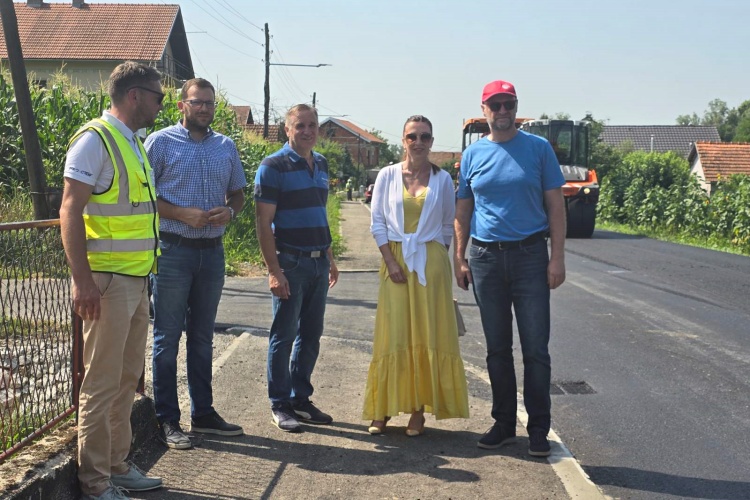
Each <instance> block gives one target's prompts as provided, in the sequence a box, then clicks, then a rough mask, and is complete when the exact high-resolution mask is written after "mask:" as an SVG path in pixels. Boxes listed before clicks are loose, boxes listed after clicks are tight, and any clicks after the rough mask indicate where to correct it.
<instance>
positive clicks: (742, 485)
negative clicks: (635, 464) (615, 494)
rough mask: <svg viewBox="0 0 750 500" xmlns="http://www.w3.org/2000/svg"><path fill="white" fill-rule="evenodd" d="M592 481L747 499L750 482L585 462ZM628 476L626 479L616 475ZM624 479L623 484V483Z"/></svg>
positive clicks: (686, 494) (684, 495) (680, 494)
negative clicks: (601, 465)
mask: <svg viewBox="0 0 750 500" xmlns="http://www.w3.org/2000/svg"><path fill="white" fill-rule="evenodd" d="M583 468H584V470H585V471H586V472H587V473H588V474H589V476H590V477H591V480H592V481H594V483H596V484H598V485H600V486H604V485H610V486H616V487H619V488H623V489H626V490H638V491H647V492H651V493H659V494H663V495H674V496H675V497H678V498H709V499H729V498H731V499H741V498H745V499H750V482H747V481H727V480H722V479H703V478H698V477H685V476H677V475H674V474H665V473H663V472H654V471H648V470H641V469H633V468H632V467H600V466H584V467H583ZM623 477H625V478H627V480H626V481H623V480H622V479H615V478H623ZM623 482H626V484H622V483H623Z"/></svg>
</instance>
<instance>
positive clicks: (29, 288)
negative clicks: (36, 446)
mask: <svg viewBox="0 0 750 500" xmlns="http://www.w3.org/2000/svg"><path fill="white" fill-rule="evenodd" d="M0 260H2V271H1V272H0V273H1V274H0V307H1V308H2V330H0V451H1V453H0V462H2V461H3V460H4V459H6V458H7V457H9V456H10V455H11V454H13V453H14V452H16V451H18V450H19V449H20V448H22V447H23V446H24V445H26V444H27V443H29V442H30V441H31V440H33V439H34V438H35V437H37V436H39V435H40V434H42V433H44V432H45V431H47V430H49V429H50V428H51V427H53V426H55V425H56V424H57V423H58V422H60V421H62V420H64V419H66V418H67V417H69V416H70V415H72V414H73V413H74V412H75V411H76V407H77V401H78V387H79V381H80V377H81V374H82V372H83V370H82V368H81V361H80V360H81V355H80V346H79V342H78V340H77V339H79V338H80V332H81V325H80V322H79V321H80V320H79V319H78V317H77V316H76V315H74V314H73V311H72V307H71V289H70V271H69V269H68V266H67V263H66V261H65V252H64V250H63V246H62V239H61V234H60V222H59V220H44V221H33V222H22V223H11V224H0ZM74 332H75V333H76V334H75V335H74Z"/></svg>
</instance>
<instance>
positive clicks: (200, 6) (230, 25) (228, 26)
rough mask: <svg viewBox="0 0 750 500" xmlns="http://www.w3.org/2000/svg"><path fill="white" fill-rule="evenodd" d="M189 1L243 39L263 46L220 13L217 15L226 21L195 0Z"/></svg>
mask: <svg viewBox="0 0 750 500" xmlns="http://www.w3.org/2000/svg"><path fill="white" fill-rule="evenodd" d="M190 1H191V2H193V3H194V4H195V5H196V6H197V7H198V8H200V9H201V10H202V11H203V12H205V13H206V14H208V15H209V16H211V17H212V18H214V19H215V20H216V21H218V22H219V24H222V25H224V26H225V27H227V28H229V29H230V30H232V31H234V32H235V33H237V34H238V35H240V36H241V37H243V38H245V39H247V40H250V41H251V42H253V43H257V44H258V45H260V46H261V47H262V46H263V44H262V43H260V42H259V41H257V40H253V39H252V38H250V37H249V36H247V35H246V34H245V32H244V31H242V30H240V29H239V28H237V27H236V26H234V25H233V24H232V23H230V22H229V21H226V19H225V18H224V16H222V15H221V14H219V16H220V17H221V18H222V19H224V20H225V21H226V22H223V21H221V20H220V19H218V18H217V17H216V16H214V15H213V14H212V13H211V12H210V11H208V10H206V9H205V8H204V7H203V6H202V5H201V4H199V3H198V2H196V1H195V0H190Z"/></svg>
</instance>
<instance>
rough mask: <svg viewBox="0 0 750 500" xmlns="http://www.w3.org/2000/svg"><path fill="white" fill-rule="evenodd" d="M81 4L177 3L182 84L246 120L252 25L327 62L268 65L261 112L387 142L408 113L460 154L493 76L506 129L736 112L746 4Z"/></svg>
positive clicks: (254, 86) (749, 68)
mask: <svg viewBox="0 0 750 500" xmlns="http://www.w3.org/2000/svg"><path fill="white" fill-rule="evenodd" d="M47 1H48V3H51V2H49V0H47ZM55 3H57V2H55ZM63 3H69V1H68V2H63ZM87 3H90V4H94V3H163V4H179V5H180V7H181V9H182V15H183V18H184V20H185V29H186V31H187V32H188V41H189V43H190V50H191V55H192V60H193V67H194V69H195V72H196V75H197V76H202V77H204V78H207V79H209V80H211V81H212V82H213V83H214V84H217V83H218V86H219V87H220V88H222V89H223V90H224V91H225V92H226V95H227V97H228V98H229V100H230V101H231V102H232V103H233V104H244V105H247V104H249V105H251V106H252V107H253V109H254V116H255V117H256V122H258V121H259V119H260V120H262V115H263V79H264V64H263V61H262V60H263V58H264V47H263V42H264V35H263V31H262V27H263V24H264V23H268V24H269V28H270V33H271V37H272V39H271V44H270V45H271V49H272V55H271V62H273V63H287V64H319V63H327V64H331V65H332V66H330V67H321V68H307V67H281V66H275V67H272V68H271V78H270V88H271V105H272V107H273V109H274V110H276V111H277V112H278V113H280V114H283V112H284V111H285V110H286V108H288V107H289V106H290V105H292V104H296V103H298V102H311V101H312V95H313V92H316V93H317V104H318V109H319V112H320V114H321V115H339V116H340V115H348V116H345V117H343V118H344V119H346V120H350V121H352V122H354V123H356V124H358V125H359V126H361V127H363V128H365V129H368V130H370V129H373V128H374V129H378V130H381V131H382V132H383V133H384V136H385V138H386V139H387V140H388V141H389V142H391V143H393V142H398V141H400V134H401V130H402V127H403V123H404V121H405V119H406V118H407V117H408V116H409V115H412V114H424V115H426V116H427V117H428V118H430V119H431V120H432V121H433V124H434V126H435V130H434V133H435V137H436V141H435V143H436V145H435V147H434V149H436V150H459V149H460V145H461V124H462V120H463V119H465V118H469V117H474V116H479V115H480V109H479V104H480V99H481V90H482V87H483V86H484V84H485V83H487V82H489V81H491V80H496V79H503V80H508V81H511V82H513V83H514V84H515V85H516V89H517V91H518V95H519V111H518V116H524V117H538V116H539V115H540V114H542V113H548V114H553V113H557V112H565V113H568V114H570V115H571V116H572V117H573V118H574V119H580V118H582V117H583V116H584V115H585V114H586V113H587V112H591V113H593V115H594V117H595V118H597V119H606V120H608V122H609V123H610V124H612V125H655V124H664V125H669V124H674V123H675V118H676V117H677V116H678V115H680V114H689V113H692V112H696V113H698V114H699V115H702V114H703V111H704V110H705V109H706V107H707V104H708V102H709V101H710V100H712V99H715V98H720V99H722V100H724V101H726V102H727V103H728V104H729V106H730V107H736V106H738V105H739V104H740V103H741V102H742V101H744V100H746V99H750V61H749V57H748V48H749V47H750V29H748V20H750V1H748V0H650V1H645V0H628V1H626V2H625V1H612V0H567V1H565V0H534V1H522V0H516V1H513V2H509V1H506V0H478V1H473V0H463V1H456V0H432V1H426V0H401V1H396V0H375V1H361V0H335V1H334V0H318V1H314V2H313V1H309V0H304V1H303V0H291V1H286V0H252V1H251V0H179V1H169V0H110V1H109V2H99V1H98V0H87ZM323 119H325V117H322V118H321V120H323Z"/></svg>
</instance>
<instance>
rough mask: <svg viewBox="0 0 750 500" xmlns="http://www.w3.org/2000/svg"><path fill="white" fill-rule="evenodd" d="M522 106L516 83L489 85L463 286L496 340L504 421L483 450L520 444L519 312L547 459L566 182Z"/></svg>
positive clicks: (459, 263)
mask: <svg viewBox="0 0 750 500" xmlns="http://www.w3.org/2000/svg"><path fill="white" fill-rule="evenodd" d="M517 104H518V99H517V96H516V89H515V87H514V86H513V85H512V84H511V83H508V82H505V81H501V80H498V81H494V82H491V83H488V84H487V85H486V86H485V87H484V91H483V93H482V113H483V114H484V116H485V118H487V123H488V124H489V126H490V134H489V135H488V136H487V137H484V138H482V139H480V140H478V141H477V142H475V143H474V144H472V145H471V146H469V147H468V148H466V150H465V151H464V153H463V157H462V158H461V168H460V169H459V181H458V193H457V197H458V198H457V201H456V222H455V231H456V253H455V256H454V264H455V265H454V270H455V274H456V280H457V282H458V286H459V287H461V288H462V289H464V290H468V288H469V284H470V283H471V284H473V288H474V296H475V297H476V300H477V304H478V305H479V311H480V315H481V318H482V327H483V329H484V336H485V338H486V341H487V371H488V372H489V376H490V383H491V385H492V417H493V418H494V419H495V424H494V425H493V426H492V428H491V429H490V430H488V431H487V432H486V433H485V434H484V436H483V437H482V438H481V439H480V440H479V442H478V443H477V445H478V446H479V447H480V448H485V449H494V448H498V447H500V446H502V445H504V444H507V443H511V442H514V441H515V437H516V412H517V401H516V393H517V387H516V375H515V369H514V366H513V312H512V311H513V310H515V313H516V324H517V326H518V334H519V337H520V339H521V351H522V352H523V363H524V381H523V382H524V390H523V397H524V404H525V406H526V411H527V412H528V414H529V422H528V425H527V430H528V433H529V454H530V455H532V456H539V457H546V456H549V454H550V445H549V441H547V434H548V433H549V429H550V407H551V400H550V393H549V391H550V378H551V370H550V356H549V349H548V344H549V333H550V303H549V302H550V289H554V288H557V287H558V286H560V285H561V284H562V283H563V281H565V255H564V246H565V201H564V199H563V195H562V189H561V188H562V185H563V184H565V179H564V178H563V175H562V172H561V170H560V165H559V164H558V162H557V159H556V157H555V153H554V151H553V150H552V147H551V146H550V144H549V142H547V140H546V139H544V138H542V137H538V136H535V135H532V134H528V133H526V132H523V131H519V130H517V129H516V126H515V121H516V107H517ZM548 236H549V238H550V240H551V252H550V253H549V254H548V253H547V237H548ZM469 237H471V246H470V248H469V257H470V260H469V261H468V262H467V260H466V246H467V244H468V243H469Z"/></svg>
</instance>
